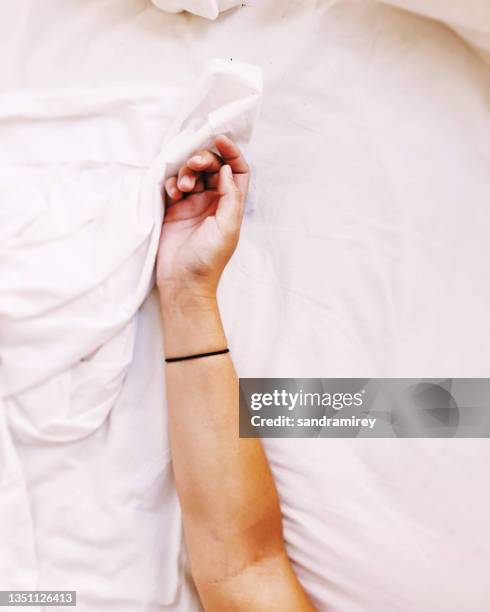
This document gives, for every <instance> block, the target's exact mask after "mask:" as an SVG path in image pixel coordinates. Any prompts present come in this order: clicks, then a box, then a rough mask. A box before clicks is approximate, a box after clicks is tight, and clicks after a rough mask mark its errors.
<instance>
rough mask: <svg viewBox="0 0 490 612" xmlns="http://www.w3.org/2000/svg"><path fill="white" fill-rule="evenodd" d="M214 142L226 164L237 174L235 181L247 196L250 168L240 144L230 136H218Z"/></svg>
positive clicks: (243, 194)
mask: <svg viewBox="0 0 490 612" xmlns="http://www.w3.org/2000/svg"><path fill="white" fill-rule="evenodd" d="M214 144H215V145H216V148H217V149H218V152H219V153H220V155H221V156H222V158H223V160H224V162H225V164H228V165H229V166H230V168H231V170H232V172H233V174H234V175H235V181H236V184H237V186H238V188H239V189H240V191H241V193H242V196H243V197H244V198H245V196H246V195H247V190H248V180H249V174H250V169H249V167H248V164H247V162H246V161H245V158H244V157H243V155H242V153H241V151H240V149H239V148H238V146H237V145H236V144H235V143H234V142H233V140H231V138H228V136H224V135H221V136H217V137H216V138H215V141H214Z"/></svg>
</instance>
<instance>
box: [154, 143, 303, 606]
mask: <svg viewBox="0 0 490 612" xmlns="http://www.w3.org/2000/svg"><path fill="white" fill-rule="evenodd" d="M215 146H216V149H217V151H218V152H219V155H216V154H214V153H212V152H211V151H207V150H206V151H199V152H198V153H197V154H195V155H194V156H192V157H191V158H190V159H189V160H188V161H187V163H186V164H185V165H184V166H182V168H181V169H180V170H179V173H178V176H176V177H172V178H169V179H168V180H167V181H166V183H165V192H166V212H165V219H164V224H163V228H162V233H161V240H160V246H159V252H158V259H157V287H158V290H159V295H160V304H161V314H162V322H163V331H164V338H165V355H166V356H167V357H176V356H182V355H191V354H196V353H204V352H207V351H214V350H219V349H222V348H225V347H226V346H227V341H226V336H225V333H224V330H223V326H222V323H221V318H220V313H219V309H218V304H217V300H216V290H217V287H218V283H219V280H220V277H221V274H222V272H223V269H224V268H225V266H226V264H227V262H228V260H229V259H230V257H231V256H232V254H233V252H234V250H235V248H236V246H237V243H238V238H239V234H240V227H241V223H242V218H243V208H244V201H245V197H246V194H247V189H248V182H249V169H248V166H247V163H246V162H245V160H244V159H243V157H242V155H241V153H240V151H239V149H238V147H237V146H236V145H235V144H234V143H233V142H232V141H231V140H230V139H228V138H226V137H225V136H219V137H218V138H216V141H215ZM165 374H166V384H167V397H168V409H169V424H170V440H171V447H172V456H173V467H174V473H175V481H176V486H177V491H178V494H179V498H180V504H181V507H182V515H183V522H184V534H185V539H186V545H187V549H188V552H189V557H190V562H191V570H192V574H193V578H194V581H195V584H196V586H197V589H198V592H199V596H200V598H201V601H202V604H203V606H204V608H205V610H209V611H213V612H214V611H217V612H218V611H219V612H221V611H226V612H233V611H242V610H243V611H247V612H251V611H252V612H255V611H257V612H259V611H263V610H264V611H265V610H271V611H272V610H274V611H277V610H281V612H289V611H291V612H303V611H311V610H314V608H313V606H312V604H311V603H310V601H309V600H308V598H307V596H306V594H305V592H304V590H303V588H302V586H301V584H300V583H299V581H298V579H297V577H296V575H295V573H294V571H293V569H292V566H291V563H290V561H289V559H288V556H287V554H286V549H285V546H284V539H283V533H282V521H281V512H280V508H279V501H278V497H277V492H276V488H275V485H274V481H273V477H272V474H271V471H270V468H269V464H268V462H267V458H266V456H265V454H264V451H263V448H262V445H261V442H260V440H258V439H242V438H240V437H239V436H238V379H237V375H236V373H235V369H234V367H233V363H232V360H231V357H230V354H225V355H218V356H212V357H206V358H202V359H194V360H189V361H183V362H177V363H170V364H167V366H166V372H165Z"/></svg>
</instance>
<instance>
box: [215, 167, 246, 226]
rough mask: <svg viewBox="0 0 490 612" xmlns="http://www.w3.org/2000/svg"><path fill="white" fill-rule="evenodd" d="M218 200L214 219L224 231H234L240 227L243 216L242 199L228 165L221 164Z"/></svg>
mask: <svg viewBox="0 0 490 612" xmlns="http://www.w3.org/2000/svg"><path fill="white" fill-rule="evenodd" d="M218 193H219V196H220V198H219V201H218V208H217V209H216V221H217V223H218V225H219V227H220V228H221V229H223V230H225V231H231V232H236V231H238V230H239V229H240V225H241V222H242V217H243V201H242V200H243V199H242V194H241V192H240V190H239V189H238V187H237V185H236V183H235V181H234V179H233V173H232V171H231V168H230V166H228V165H227V164H225V165H224V166H221V168H220V171H219V178H218Z"/></svg>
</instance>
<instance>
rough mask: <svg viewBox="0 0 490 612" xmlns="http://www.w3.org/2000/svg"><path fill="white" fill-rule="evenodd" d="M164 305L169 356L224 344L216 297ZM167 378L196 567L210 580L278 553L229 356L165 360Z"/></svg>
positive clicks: (274, 513)
mask: <svg viewBox="0 0 490 612" xmlns="http://www.w3.org/2000/svg"><path fill="white" fill-rule="evenodd" d="M161 303H162V320H163V326H164V338H165V354H166V355H167V356H179V355H186V354H194V353H202V352H206V351H212V350H216V349H220V348H224V347H226V338H225V334H224V331H223V327H222V324H221V319H220V315H219V311H218V307H217V304H216V300H215V299H213V298H209V299H205V298H193V297H189V296H176V295H174V294H172V293H169V294H166V295H165V294H163V295H162V296H161ZM166 383H167V398H168V407H169V420H170V435H171V445H172V456H173V464H174V471H175V478H176V483H177V489H178V493H179V497H180V502H181V506H182V511H183V517H184V528H185V530H186V536H187V538H186V539H187V543H188V548H189V553H190V556H191V563H192V565H193V571H194V572H198V573H200V574H206V575H205V576H203V579H205V580H211V581H212V580H214V579H218V578H220V577H226V576H233V575H236V574H237V573H238V572H240V571H241V570H242V569H243V568H244V567H246V566H248V565H249V564H251V563H254V562H256V561H257V560H260V559H261V558H268V557H270V556H274V555H277V554H280V553H281V552H282V551H283V540H282V532H281V517H280V511H279V504H278V500H277V494H276V490H275V486H274V482H273V479H272V475H271V473H270V469H269V466H268V463H267V460H266V458H265V455H264V452H263V450H262V446H261V444H260V441H259V440H256V439H241V438H240V437H239V435H238V380H237V377H236V373H235V370H234V367H233V364H232V361H231V358H230V356H229V354H225V355H218V356H213V357H208V358H202V359H196V360H189V361H182V362H177V363H170V364H168V365H167V367H166ZM231 552H232V553H233V554H230V553H231Z"/></svg>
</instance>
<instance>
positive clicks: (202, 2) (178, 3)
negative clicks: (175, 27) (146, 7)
mask: <svg viewBox="0 0 490 612" xmlns="http://www.w3.org/2000/svg"><path fill="white" fill-rule="evenodd" d="M151 1H152V2H153V4H154V5H155V6H157V7H158V8H160V9H163V10H164V11H167V12H168V13H180V12H181V11H187V12H188V13H194V15H199V16H200V17H205V18H206V19H216V18H217V17H218V15H219V14H220V13H222V12H223V11H227V10H228V9H230V8H233V7H234V6H238V5H239V4H241V3H242V2H241V0H151Z"/></svg>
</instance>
